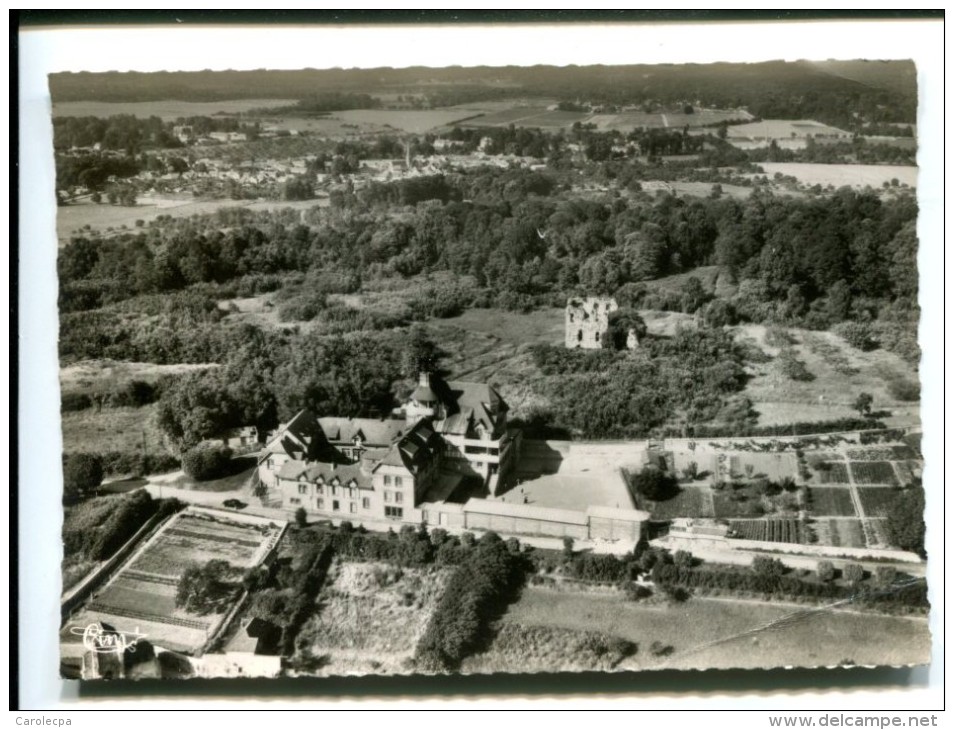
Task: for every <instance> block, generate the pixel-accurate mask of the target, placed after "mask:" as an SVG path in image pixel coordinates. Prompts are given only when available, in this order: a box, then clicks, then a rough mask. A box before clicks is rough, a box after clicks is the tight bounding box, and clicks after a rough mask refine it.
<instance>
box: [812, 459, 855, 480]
mask: <svg viewBox="0 0 954 730" xmlns="http://www.w3.org/2000/svg"><path fill="white" fill-rule="evenodd" d="M815 474H816V475H817V476H818V482H819V483H820V484H849V481H848V465H847V464H845V462H843V461H828V462H825V466H824V468H821V469H817V470H816V471H815Z"/></svg>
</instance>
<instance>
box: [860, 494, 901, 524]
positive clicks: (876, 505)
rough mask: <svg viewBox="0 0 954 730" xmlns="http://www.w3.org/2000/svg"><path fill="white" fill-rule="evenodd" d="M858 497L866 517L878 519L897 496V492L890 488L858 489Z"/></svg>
mask: <svg viewBox="0 0 954 730" xmlns="http://www.w3.org/2000/svg"><path fill="white" fill-rule="evenodd" d="M858 496H859V497H860V498H861V506H862V507H863V508H864V510H865V514H866V515H867V516H868V517H880V516H882V515H883V514H884V512H885V510H886V509H888V507H889V506H890V505H891V503H892V502H893V501H894V498H895V497H897V496H898V490H897V489H894V488H892V487H858Z"/></svg>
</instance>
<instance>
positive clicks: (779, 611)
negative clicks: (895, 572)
mask: <svg viewBox="0 0 954 730" xmlns="http://www.w3.org/2000/svg"><path fill="white" fill-rule="evenodd" d="M780 619H786V621H785V622H784V623H782V624H781V625H779V626H776V627H773V628H771V629H768V628H765V630H762V631H759V629H760V628H763V627H767V626H768V625H769V624H771V623H772V622H775V621H779V620H780ZM503 621H504V622H505V623H517V624H520V625H524V626H547V627H555V628H561V629H571V630H576V631H599V632H602V633H606V634H610V635H615V636H619V637H621V638H623V639H627V640H629V641H633V642H635V643H637V644H638V645H639V651H638V652H637V654H636V655H635V656H633V657H631V658H629V659H627V660H625V661H624V662H622V663H621V664H620V665H619V668H620V669H642V668H661V667H666V668H686V669H695V668H698V667H700V666H718V667H775V666H785V665H800V666H828V665H834V664H838V663H840V662H841V661H842V660H844V659H848V660H851V661H854V662H855V663H857V664H865V663H870V664H885V663H909V662H911V663H914V662H923V661H925V660H926V659H927V656H928V652H929V648H930V636H929V634H928V629H927V622H926V621H923V620H920V619H910V618H895V617H886V616H876V615H870V614H860V613H848V612H837V611H835V612H825V613H811V612H807V611H800V610H799V609H795V608H793V607H792V606H790V605H777V604H776V605H773V604H767V603H760V602H754V601H752V602H747V601H746V602H743V601H737V600H732V599H708V598H690V599H689V601H687V602H686V603H684V604H679V605H678V606H667V605H665V604H643V603H637V602H631V601H626V600H625V599H624V598H623V597H622V595H621V594H619V593H616V592H613V593H610V592H606V593H583V592H563V591H554V590H547V589H544V588H538V587H534V586H530V587H527V588H525V589H524V591H523V594H522V595H521V597H520V600H519V601H517V603H515V604H513V605H512V606H511V607H510V609H509V610H508V611H507V613H506V614H505V616H504V617H503ZM819 637H824V640H820V639H819ZM653 641H659V642H660V643H661V644H663V645H664V646H672V647H673V650H674V651H673V653H672V655H670V656H669V657H668V658H661V657H654V656H653V655H652V653H651V652H650V651H649V647H650V645H651V643H652V642H653ZM716 641H720V642H723V643H721V644H720V645H719V646H718V647H715V648H712V649H706V648H705V647H707V646H708V645H710V644H712V643H713V642H716ZM584 668H585V667H579V669H584Z"/></svg>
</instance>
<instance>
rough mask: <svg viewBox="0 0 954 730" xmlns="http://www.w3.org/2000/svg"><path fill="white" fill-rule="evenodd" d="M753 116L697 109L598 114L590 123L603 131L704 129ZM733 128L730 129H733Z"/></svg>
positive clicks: (728, 111) (735, 112)
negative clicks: (723, 122)
mask: <svg viewBox="0 0 954 730" xmlns="http://www.w3.org/2000/svg"><path fill="white" fill-rule="evenodd" d="M751 118H752V115H751V114H749V113H748V112H746V111H741V110H739V111H736V110H723V109H697V110H695V111H694V112H693V113H692V114H683V113H682V112H665V113H660V112H651V113H646V112H635V111H634V112H621V113H619V114H596V115H594V116H593V117H591V118H590V119H588V120H587V121H588V122H591V123H593V124H595V125H596V126H597V128H598V129H599V130H600V131H601V132H604V131H610V130H614V129H618V130H620V131H627V130H631V129H636V128H637V127H647V128H657V129H658V128H664V127H674V128H675V129H682V128H683V127H685V126H687V125H688V126H690V127H702V126H707V125H711V124H718V123H719V122H721V121H723V120H725V121H730V120H734V119H751ZM731 128H732V127H729V129H731Z"/></svg>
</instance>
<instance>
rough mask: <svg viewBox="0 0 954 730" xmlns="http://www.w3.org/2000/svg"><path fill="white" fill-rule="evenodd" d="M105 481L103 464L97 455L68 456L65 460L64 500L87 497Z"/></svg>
mask: <svg viewBox="0 0 954 730" xmlns="http://www.w3.org/2000/svg"><path fill="white" fill-rule="evenodd" d="M102 481H103V462H102V460H101V459H100V458H99V457H98V456H96V455H95V454H67V455H66V456H65V457H64V459H63V499H64V500H67V501H73V500H76V499H79V498H80V497H83V496H85V494H86V493H87V492H89V491H90V490H92V489H95V488H96V487H98V486H99V485H100V484H101V483H102Z"/></svg>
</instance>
